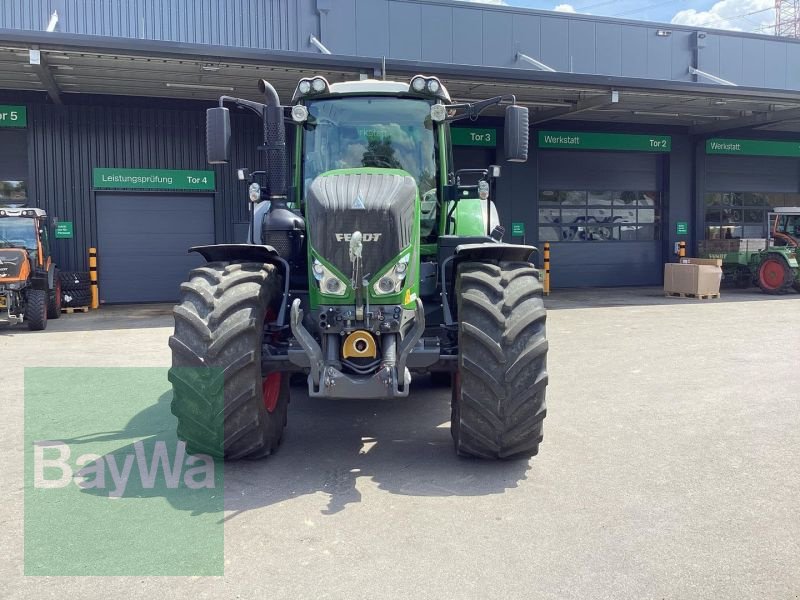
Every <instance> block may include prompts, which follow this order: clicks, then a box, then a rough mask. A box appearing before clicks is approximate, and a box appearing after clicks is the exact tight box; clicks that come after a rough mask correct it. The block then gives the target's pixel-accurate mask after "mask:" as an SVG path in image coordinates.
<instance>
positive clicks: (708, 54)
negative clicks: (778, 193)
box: [0, 0, 800, 89]
mask: <svg viewBox="0 0 800 600" xmlns="http://www.w3.org/2000/svg"><path fill="white" fill-rule="evenodd" d="M53 10H58V11H59V14H60V15H61V22H60V24H59V31H62V32H65V33H77V34H90V35H104V36H114V37H120V38H139V39H148V40H165V41H173V42H184V43H195V44H210V45H222V46H231V47H244V48H258V49H274V50H289V51H308V52H315V51H316V50H315V49H314V48H313V46H311V45H310V44H309V36H310V35H315V36H317V37H319V38H320V39H321V40H322V42H323V43H324V44H325V45H326V46H328V47H329V48H330V50H331V51H332V52H333V53H334V54H340V55H359V56H366V57H382V56H386V57H387V58H390V59H391V58H394V59H404V60H425V61H430V62H446V63H455V64H464V65H482V66H487V67H522V68H526V67H528V65H525V64H524V63H520V62H518V61H516V53H517V52H524V53H526V54H529V55H530V56H533V57H534V58H536V59H538V60H540V61H542V62H544V63H545V64H548V65H550V66H551V67H553V68H555V69H557V70H558V71H562V72H575V73H587V74H596V75H609V76H624V77H643V78H649V79H663V80H672V81H691V80H692V79H693V78H692V77H691V76H690V75H689V73H688V67H689V65H690V64H694V62H695V60H697V64H696V66H697V67H698V68H699V69H701V70H703V71H707V72H708V73H711V74H714V75H718V76H720V77H723V78H726V79H731V80H732V81H734V82H737V83H739V84H740V85H748V86H766V87H778V88H782V87H786V88H787V89H800V81H798V80H799V79H800V74H799V73H798V72H797V71H798V70H797V69H795V68H794V67H793V65H794V64H795V63H793V62H792V61H791V59H792V58H793V57H794V56H795V55H796V54H798V52H800V50H798V49H799V48H800V44H799V43H798V42H797V41H796V40H790V39H787V38H780V39H775V40H771V39H768V38H766V37H764V36H753V35H749V34H742V33H738V32H722V31H715V30H704V31H703V34H704V35H705V37H704V39H703V40H702V41H701V46H702V47H700V48H699V49H695V44H694V37H695V33H696V31H697V30H694V29H692V28H689V27H681V26H674V25H664V26H663V27H660V26H658V25H653V24H652V23H644V22H642V23H639V22H636V21H622V20H618V21H614V20H612V19H606V18H601V17H592V16H590V15H579V14H567V13H553V12H548V11H533V10H528V9H522V8H516V7H511V6H492V5H482V4H479V3H466V2H460V1H455V0H5V1H4V2H2V3H0V28H11V29H33V30H39V31H41V30H43V29H44V28H45V27H46V25H47V21H48V19H49V16H50V14H52V12H53ZM662 28H663V29H666V30H667V31H669V32H671V33H670V35H667V36H659V35H657V33H656V32H657V31H658V30H659V29H662ZM695 54H696V55H697V56H696V59H695ZM530 68H531V69H533V67H530Z"/></svg>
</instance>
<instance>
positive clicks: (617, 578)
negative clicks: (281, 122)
mask: <svg viewBox="0 0 800 600" xmlns="http://www.w3.org/2000/svg"><path fill="white" fill-rule="evenodd" d="M547 304H548V306H549V308H550V311H549V314H548V335H549V340H550V354H549V358H548V360H549V371H550V386H549V388H548V392H547V404H548V415H547V418H546V419H545V425H544V431H545V433H544V436H545V437H544V442H543V443H542V445H541V448H540V454H539V455H538V456H537V457H535V458H533V459H532V460H531V461H527V460H522V461H520V460H517V461H509V462H497V463H492V462H483V461H478V460H469V459H461V458H458V457H456V456H455V454H454V452H453V448H452V443H451V439H450V432H449V423H448V421H449V416H450V409H449V399H450V391H449V389H447V388H442V387H435V386H433V385H432V384H430V382H428V381H427V380H421V381H417V382H415V383H414V384H413V385H414V390H413V392H412V396H411V397H410V398H409V399H407V400H396V401H384V402H371V401H370V402H367V401H323V400H312V399H309V398H308V397H307V395H306V394H305V393H304V392H303V390H302V389H301V388H295V389H294V390H293V398H292V403H291V405H290V409H289V425H288V429H287V432H286V438H285V440H284V443H283V445H282V447H281V448H280V450H279V451H278V453H277V454H275V455H274V456H272V457H270V458H268V459H266V460H262V461H245V462H239V463H235V464H229V465H227V466H226V467H225V473H224V479H225V485H224V503H225V512H224V544H225V545H224V576H219V577H191V576H187V577H143V576H129V577H91V578H81V577H31V576H28V577H26V576H24V573H25V571H26V569H25V564H24V555H23V544H24V537H25V536H24V528H23V497H24V486H23V447H24V441H23V439H24V438H23V414H24V413H23V397H24V394H23V368H24V367H31V366H96V367H100V366H106V367H114V366H140V367H148V366H149V367H164V366H168V365H169V360H170V355H169V351H168V348H167V343H166V342H167V337H168V336H169V334H170V330H171V317H170V314H169V307H165V306H145V307H107V308H104V309H102V310H100V311H97V312H94V313H90V314H88V315H83V314H75V315H64V317H63V318H62V319H59V320H58V321H52V322H51V323H50V325H49V327H48V329H47V330H46V331H45V332H41V333H30V332H28V331H26V330H22V329H3V330H0V357H2V364H3V365H4V372H3V375H2V392H0V396H2V398H3V402H2V409H1V410H2V414H3V418H2V424H3V426H2V427H1V428H0V456H1V457H2V458H3V459H4V460H3V462H4V468H3V469H2V470H1V471H0V478H1V479H0V483H2V489H3V491H4V493H3V502H2V505H3V510H2V513H1V514H0V521H1V522H2V528H1V529H0V547H2V548H3V549H4V550H3V554H4V555H5V556H6V558H5V559H3V560H2V561H0V581H2V582H3V584H2V586H0V597H2V598H37V599H40V598H79V597H80V598H110V597H125V598H166V597H169V598H217V599H218V598H245V599H250V598H336V599H339V598H341V599H356V598H365V599H367V598H369V599H379V598H441V599H451V598H481V599H483V598H503V599H509V598H520V599H521V598H525V599H528V598H536V599H548V598H552V599H568V598H576V599H587V598H614V599H619V598H632V599H633V598H635V599H644V598H676V599H686V598H725V599H732V598H743V599H744V598H748V599H749V598H769V599H772V598H776V599H778V598H781V599H782V598H798V597H800V505H799V504H798V498H800V295H798V294H792V295H789V296H786V297H778V298H773V297H768V296H765V295H763V294H760V293H758V292H756V291H752V290H751V291H744V292H742V291H738V290H734V291H727V292H723V297H722V298H721V299H720V300H706V301H696V300H684V299H671V298H670V299H667V298H664V297H663V295H662V294H660V293H659V291H658V290H656V289H649V288H648V289H636V290H616V291H615V290H585V291H576V290H571V291H565V292H555V293H554V294H553V295H552V296H551V297H550V298H548V301H547ZM160 401H161V402H163V401H164V399H163V398H162V399H161V400H160ZM153 402H154V403H157V402H159V399H158V398H153ZM128 500H129V499H126V498H123V499H121V500H119V502H125V501H128ZM105 501H108V500H105ZM130 501H131V502H137V501H138V502H144V501H147V500H145V499H130ZM175 510H181V508H180V507H176V508H175ZM88 526H91V525H90V524H87V527H88Z"/></svg>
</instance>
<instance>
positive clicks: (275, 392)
mask: <svg viewBox="0 0 800 600" xmlns="http://www.w3.org/2000/svg"><path fill="white" fill-rule="evenodd" d="M280 394H281V374H280V373H270V374H269V375H267V376H266V377H264V380H263V382H262V383H261V395H262V397H263V399H264V408H266V409H267V412H270V413H271V412H272V411H274V410H275V407H276V406H278V397H279V396H280Z"/></svg>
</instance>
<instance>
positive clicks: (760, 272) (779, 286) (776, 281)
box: [756, 254, 794, 294]
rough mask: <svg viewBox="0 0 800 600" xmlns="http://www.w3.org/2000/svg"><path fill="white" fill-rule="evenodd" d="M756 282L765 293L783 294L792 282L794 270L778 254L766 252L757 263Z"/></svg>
mask: <svg viewBox="0 0 800 600" xmlns="http://www.w3.org/2000/svg"><path fill="white" fill-rule="evenodd" d="M756 283H757V285H758V287H760V288H761V291H762V292H764V293H765V294H785V293H787V292H788V291H789V290H790V289H791V288H792V283H794V271H793V270H792V268H791V267H790V266H789V263H787V262H786V260H785V259H784V258H783V256H781V255H779V254H768V255H767V256H766V257H764V259H763V260H762V261H761V264H759V265H758V269H757V270H756Z"/></svg>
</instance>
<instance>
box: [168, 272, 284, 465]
mask: <svg viewBox="0 0 800 600" xmlns="http://www.w3.org/2000/svg"><path fill="white" fill-rule="evenodd" d="M280 280H281V277H280V275H279V273H278V272H277V270H276V269H275V267H274V266H273V265H269V264H261V263H227V262H214V263H209V264H207V265H205V266H202V267H199V268H197V269H194V270H193V271H192V272H191V276H190V279H189V281H188V282H186V283H183V284H181V297H180V302H179V304H178V305H177V306H176V307H175V309H174V311H173V312H174V316H175V333H174V335H172V336H171V337H170V339H169V346H170V348H171V349H172V368H171V369H170V372H169V380H170V381H171V382H172V387H173V398H172V413H173V414H174V415H175V416H176V417H178V437H179V438H180V439H182V440H184V441H186V443H187V447H188V449H189V451H190V452H193V453H204V454H209V455H211V456H214V457H217V458H224V459H227V460H237V459H241V458H261V457H263V456H267V455H269V454H271V453H272V452H273V451H275V449H276V448H277V447H278V444H280V442H281V439H282V437H283V430H284V427H285V425H286V413H287V406H288V403H289V376H288V374H287V373H281V372H274V373H268V374H266V375H265V376H262V371H261V347H262V343H263V338H264V324H265V320H266V317H267V313H268V311H269V310H270V309H271V308H273V307H275V306H276V305H277V303H279V302H280V297H281V295H280V290H281V281H280Z"/></svg>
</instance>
